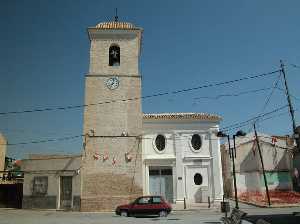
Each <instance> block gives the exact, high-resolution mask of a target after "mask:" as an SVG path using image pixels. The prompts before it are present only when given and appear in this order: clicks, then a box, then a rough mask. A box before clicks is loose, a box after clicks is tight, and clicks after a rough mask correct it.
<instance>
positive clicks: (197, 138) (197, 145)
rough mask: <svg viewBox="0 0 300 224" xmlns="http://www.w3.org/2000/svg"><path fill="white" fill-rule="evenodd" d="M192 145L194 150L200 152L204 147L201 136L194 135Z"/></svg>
mask: <svg viewBox="0 0 300 224" xmlns="http://www.w3.org/2000/svg"><path fill="white" fill-rule="evenodd" d="M191 143H192V147H193V148H194V150H199V149H200V148H201V146H202V140H201V137H200V135H198V134H194V135H193V136H192V140H191Z"/></svg>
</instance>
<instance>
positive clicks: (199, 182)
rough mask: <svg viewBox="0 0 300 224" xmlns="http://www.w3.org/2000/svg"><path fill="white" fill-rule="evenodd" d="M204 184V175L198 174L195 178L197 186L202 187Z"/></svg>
mask: <svg viewBox="0 0 300 224" xmlns="http://www.w3.org/2000/svg"><path fill="white" fill-rule="evenodd" d="M202 182H203V178H202V175H201V174H200V173H196V174H195V176H194V183H195V184H196V185H201V184H202Z"/></svg>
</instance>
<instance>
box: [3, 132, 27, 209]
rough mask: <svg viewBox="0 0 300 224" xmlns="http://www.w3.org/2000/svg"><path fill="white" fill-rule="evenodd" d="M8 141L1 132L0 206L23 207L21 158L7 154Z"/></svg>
mask: <svg viewBox="0 0 300 224" xmlns="http://www.w3.org/2000/svg"><path fill="white" fill-rule="evenodd" d="M6 147H7V141H6V139H5V138H4V136H3V135H2V134H1V133H0V208H2V207H4V208H21V207H22V190H23V175H22V173H21V172H20V160H16V159H13V158H9V157H7V156H6Z"/></svg>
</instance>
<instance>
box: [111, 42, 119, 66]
mask: <svg viewBox="0 0 300 224" xmlns="http://www.w3.org/2000/svg"><path fill="white" fill-rule="evenodd" d="M109 66H120V47H119V46H118V45H112V46H110V48H109Z"/></svg>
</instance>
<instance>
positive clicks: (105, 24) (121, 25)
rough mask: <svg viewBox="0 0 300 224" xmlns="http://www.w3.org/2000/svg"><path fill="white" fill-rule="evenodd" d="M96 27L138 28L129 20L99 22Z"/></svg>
mask: <svg viewBox="0 0 300 224" xmlns="http://www.w3.org/2000/svg"><path fill="white" fill-rule="evenodd" d="M95 28H97V29H122V30H132V29H136V28H137V27H135V26H134V25H133V24H132V23H128V22H119V21H110V22H101V23H98V24H97V25H96V27H95Z"/></svg>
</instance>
